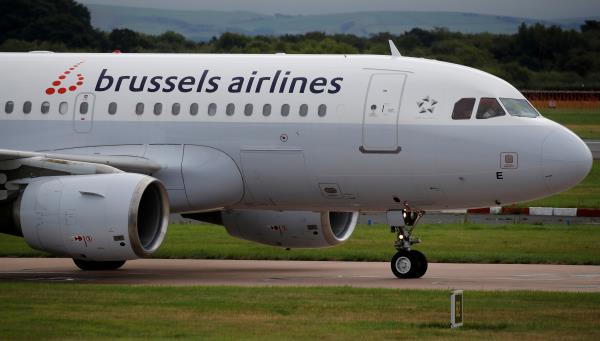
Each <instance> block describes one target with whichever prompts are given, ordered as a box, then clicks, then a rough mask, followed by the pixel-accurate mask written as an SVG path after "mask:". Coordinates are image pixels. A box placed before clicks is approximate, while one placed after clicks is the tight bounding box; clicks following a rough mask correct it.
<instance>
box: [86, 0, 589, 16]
mask: <svg viewBox="0 0 600 341" xmlns="http://www.w3.org/2000/svg"><path fill="white" fill-rule="evenodd" d="M76 1H77V2H80V3H83V4H86V3H95V4H106V5H124V6H132V7H152V8H166V9H177V10H182V9H183V10H216V11H233V10H241V11H251V12H256V13H263V14H275V13H281V14H324V13H343V12H359V11H449V12H470V13H478V14H492V15H502V16H513V17H523V18H534V19H558V18H577V17H590V16H600V0H292V1H290V0H255V1H249V0H218V1H215V0H168V1H165V0H76Z"/></svg>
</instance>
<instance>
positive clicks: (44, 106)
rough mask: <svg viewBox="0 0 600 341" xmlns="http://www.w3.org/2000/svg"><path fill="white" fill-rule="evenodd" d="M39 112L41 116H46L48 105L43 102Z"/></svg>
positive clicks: (48, 110)
mask: <svg viewBox="0 0 600 341" xmlns="http://www.w3.org/2000/svg"><path fill="white" fill-rule="evenodd" d="M41 110H42V114H47V113H48V112H50V103H49V102H43V103H42V108H41Z"/></svg>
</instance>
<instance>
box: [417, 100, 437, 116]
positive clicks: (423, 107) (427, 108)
mask: <svg viewBox="0 0 600 341" xmlns="http://www.w3.org/2000/svg"><path fill="white" fill-rule="evenodd" d="M436 104H438V101H436V100H435V99H433V98H431V97H429V96H425V97H423V99H421V100H420V101H418V102H417V106H418V107H419V114H424V113H427V112H428V113H431V114H433V111H434V110H435V105H436Z"/></svg>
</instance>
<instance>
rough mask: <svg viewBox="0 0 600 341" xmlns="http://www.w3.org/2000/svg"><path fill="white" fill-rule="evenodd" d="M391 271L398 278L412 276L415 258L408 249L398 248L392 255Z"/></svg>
mask: <svg viewBox="0 0 600 341" xmlns="http://www.w3.org/2000/svg"><path fill="white" fill-rule="evenodd" d="M390 265H391V267H392V272H393V273H394V275H395V276H396V277H398V278H402V279H404V278H413V277H412V276H413V272H414V271H415V270H414V269H415V265H416V264H415V258H414V255H413V254H411V252H409V251H405V250H400V251H398V252H396V254H395V255H394V256H393V257H392V262H391V264H390Z"/></svg>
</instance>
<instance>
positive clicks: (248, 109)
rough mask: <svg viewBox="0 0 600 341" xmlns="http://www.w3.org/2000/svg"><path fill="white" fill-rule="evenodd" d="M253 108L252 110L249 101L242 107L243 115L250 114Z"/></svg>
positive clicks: (252, 107)
mask: <svg viewBox="0 0 600 341" xmlns="http://www.w3.org/2000/svg"><path fill="white" fill-rule="evenodd" d="M253 110H254V106H253V105H252V104H250V103H248V104H246V106H245V107H244V115H246V116H251V115H252V111H253Z"/></svg>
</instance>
